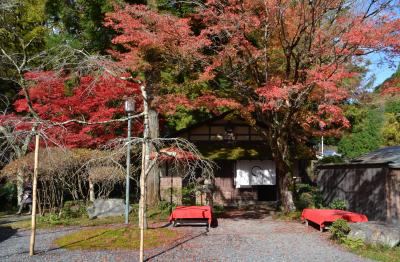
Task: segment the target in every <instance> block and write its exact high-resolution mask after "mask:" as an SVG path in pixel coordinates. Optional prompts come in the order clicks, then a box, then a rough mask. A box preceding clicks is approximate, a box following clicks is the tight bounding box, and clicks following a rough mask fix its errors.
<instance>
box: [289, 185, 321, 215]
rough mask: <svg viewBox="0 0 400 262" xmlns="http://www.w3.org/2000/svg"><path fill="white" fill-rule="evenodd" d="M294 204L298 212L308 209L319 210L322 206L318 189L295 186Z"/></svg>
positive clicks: (308, 186) (309, 186) (307, 186)
mask: <svg viewBox="0 0 400 262" xmlns="http://www.w3.org/2000/svg"><path fill="white" fill-rule="evenodd" d="M295 204H296V208H297V209H299V210H302V209H304V208H308V207H309V208H321V207H323V206H324V204H323V198H322V194H321V192H320V191H319V189H318V188H317V187H314V186H311V185H309V184H298V185H296V195H295Z"/></svg>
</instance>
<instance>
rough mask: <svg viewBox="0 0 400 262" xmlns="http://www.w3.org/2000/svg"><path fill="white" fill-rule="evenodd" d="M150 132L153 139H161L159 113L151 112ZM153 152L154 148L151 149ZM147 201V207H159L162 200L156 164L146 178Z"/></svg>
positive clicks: (151, 110)
mask: <svg viewBox="0 0 400 262" xmlns="http://www.w3.org/2000/svg"><path fill="white" fill-rule="evenodd" d="M149 131H150V137H151V138H158V137H159V124H158V113H157V111H155V110H153V109H150V110H149ZM151 150H152V151H153V150H154V148H153V147H151ZM146 187H147V188H146V201H147V206H150V207H154V206H156V205H158V203H159V202H160V200H161V196H160V168H159V166H158V165H157V164H155V165H154V166H153V167H152V169H151V170H150V172H149V174H148V175H147V178H146Z"/></svg>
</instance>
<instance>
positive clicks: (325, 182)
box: [317, 146, 400, 223]
mask: <svg viewBox="0 0 400 262" xmlns="http://www.w3.org/2000/svg"><path fill="white" fill-rule="evenodd" d="M317 173H318V176H317V184H318V186H319V188H320V190H321V191H322V194H323V197H324V200H325V201H326V202H331V201H332V200H335V199H341V200H345V201H346V202H347V204H348V207H349V210H350V211H354V212H358V213H362V214H365V215H367V216H368V219H369V220H378V221H386V222H393V223H397V222H400V221H399V217H400V146H394V147H385V148H381V149H379V150H376V151H373V152H371V153H368V154H365V155H363V156H361V157H359V158H356V159H354V160H352V161H351V162H349V163H344V164H327V165H320V166H319V167H318V168H317Z"/></svg>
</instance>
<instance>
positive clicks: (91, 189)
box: [89, 178, 96, 203]
mask: <svg viewBox="0 0 400 262" xmlns="http://www.w3.org/2000/svg"><path fill="white" fill-rule="evenodd" d="M95 200H96V196H95V192H94V184H93V182H92V180H91V179H90V178H89V201H90V202H92V203H93V202H94V201H95Z"/></svg>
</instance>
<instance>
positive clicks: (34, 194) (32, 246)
mask: <svg viewBox="0 0 400 262" xmlns="http://www.w3.org/2000/svg"><path fill="white" fill-rule="evenodd" d="M38 168H39V135H38V134H36V141H35V164H34V169H33V188H32V215H31V222H32V227H31V241H30V245H29V255H30V256H33V255H34V253H35V237H36V199H37V176H38Z"/></svg>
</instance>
